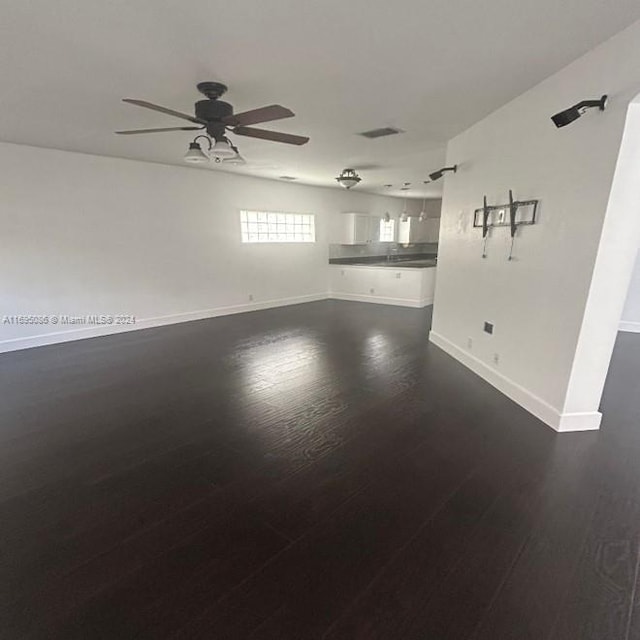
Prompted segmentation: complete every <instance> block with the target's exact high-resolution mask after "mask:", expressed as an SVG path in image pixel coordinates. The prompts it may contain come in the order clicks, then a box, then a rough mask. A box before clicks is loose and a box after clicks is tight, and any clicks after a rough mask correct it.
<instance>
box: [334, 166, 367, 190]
mask: <svg viewBox="0 0 640 640" xmlns="http://www.w3.org/2000/svg"><path fill="white" fill-rule="evenodd" d="M361 180H362V178H361V177H360V176H359V175H358V174H357V173H356V172H355V171H354V170H353V169H343V170H342V173H341V174H340V175H339V176H338V177H337V178H336V181H337V183H338V184H341V185H342V186H343V187H344V188H345V189H351V187H355V186H356V185H357V184H358V182H360V181H361Z"/></svg>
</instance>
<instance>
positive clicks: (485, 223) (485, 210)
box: [473, 196, 489, 258]
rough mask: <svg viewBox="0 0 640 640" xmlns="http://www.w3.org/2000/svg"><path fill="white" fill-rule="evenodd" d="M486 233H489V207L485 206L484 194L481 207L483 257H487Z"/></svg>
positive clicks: (485, 197)
mask: <svg viewBox="0 0 640 640" xmlns="http://www.w3.org/2000/svg"><path fill="white" fill-rule="evenodd" d="M474 217H475V216H474ZM473 226H474V227H475V219H474V223H473ZM488 235H489V207H487V196H484V206H483V207H482V257H483V258H486V257H487V237H488Z"/></svg>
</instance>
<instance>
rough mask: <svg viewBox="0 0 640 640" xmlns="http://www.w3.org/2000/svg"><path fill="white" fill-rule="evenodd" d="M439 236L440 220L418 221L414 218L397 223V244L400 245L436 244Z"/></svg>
mask: <svg viewBox="0 0 640 640" xmlns="http://www.w3.org/2000/svg"><path fill="white" fill-rule="evenodd" d="M439 235H440V218H427V219H426V220H420V218H416V217H415V216H413V217H409V218H407V219H406V220H400V221H399V223H398V242H399V243H400V244H419V243H424V242H432V243H435V242H438V237H439Z"/></svg>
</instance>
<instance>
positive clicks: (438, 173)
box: [429, 164, 458, 182]
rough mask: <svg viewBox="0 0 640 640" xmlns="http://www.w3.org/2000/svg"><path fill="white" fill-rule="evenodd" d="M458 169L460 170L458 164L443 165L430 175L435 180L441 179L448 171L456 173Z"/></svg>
mask: <svg viewBox="0 0 640 640" xmlns="http://www.w3.org/2000/svg"><path fill="white" fill-rule="evenodd" d="M457 170H458V165H457V164H454V165H453V166H452V167H442V169H439V170H438V171H434V172H433V173H430V174H429V177H430V178H431V180H432V181H433V182H435V181H436V180H440V178H442V176H443V175H444V174H445V173H446V172H447V171H453V173H455V172H456V171H457Z"/></svg>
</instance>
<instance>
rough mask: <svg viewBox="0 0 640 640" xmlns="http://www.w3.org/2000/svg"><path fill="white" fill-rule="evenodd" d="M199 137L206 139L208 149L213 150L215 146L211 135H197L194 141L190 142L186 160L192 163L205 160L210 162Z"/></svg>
mask: <svg viewBox="0 0 640 640" xmlns="http://www.w3.org/2000/svg"><path fill="white" fill-rule="evenodd" d="M199 139H203V140H206V141H207V145H208V151H211V148H212V147H213V143H212V142H211V138H209V136H196V137H195V138H194V139H193V142H190V143H189V149H188V151H187V153H186V154H185V156H184V161H185V162H190V163H191V164H202V163H204V162H209V156H208V155H207V154H206V153H205V152H204V151H203V150H202V147H201V146H200V144H199V142H198V140H199Z"/></svg>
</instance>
